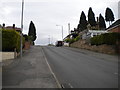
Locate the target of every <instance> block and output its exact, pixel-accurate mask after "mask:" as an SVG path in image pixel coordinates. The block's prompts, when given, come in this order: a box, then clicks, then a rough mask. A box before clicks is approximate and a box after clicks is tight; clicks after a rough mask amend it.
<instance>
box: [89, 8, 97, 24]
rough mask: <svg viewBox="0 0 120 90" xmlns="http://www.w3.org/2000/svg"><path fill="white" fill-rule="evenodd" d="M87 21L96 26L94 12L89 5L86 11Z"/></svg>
mask: <svg viewBox="0 0 120 90" xmlns="http://www.w3.org/2000/svg"><path fill="white" fill-rule="evenodd" d="M88 22H89V24H90V25H91V26H96V21H95V14H94V12H93V11H92V8H91V7H90V8H89V11H88Z"/></svg>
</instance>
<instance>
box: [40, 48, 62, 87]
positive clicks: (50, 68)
mask: <svg viewBox="0 0 120 90" xmlns="http://www.w3.org/2000/svg"><path fill="white" fill-rule="evenodd" d="M42 52H43V55H44V58H45V61H46V63H47V65H48V67H49V69H50V72H51V73H52V74H53V76H54V78H55V80H56V83H57V85H58V87H59V88H62V87H61V85H60V83H59V81H58V79H57V77H56V76H55V74H54V72H53V71H52V69H51V67H50V65H49V63H48V61H47V58H46V57H45V53H44V51H43V48H42Z"/></svg>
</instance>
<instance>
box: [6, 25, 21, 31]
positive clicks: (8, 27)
mask: <svg viewBox="0 0 120 90" xmlns="http://www.w3.org/2000/svg"><path fill="white" fill-rule="evenodd" d="M5 28H6V29H13V26H7V27H5ZM15 30H16V31H21V28H18V27H15Z"/></svg>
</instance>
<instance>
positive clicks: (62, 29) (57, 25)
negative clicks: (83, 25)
mask: <svg viewBox="0 0 120 90" xmlns="http://www.w3.org/2000/svg"><path fill="white" fill-rule="evenodd" d="M56 26H61V28H62V41H63V26H62V25H56Z"/></svg>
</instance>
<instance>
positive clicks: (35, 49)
mask: <svg viewBox="0 0 120 90" xmlns="http://www.w3.org/2000/svg"><path fill="white" fill-rule="evenodd" d="M2 87H3V88H59V83H58V82H57V81H56V78H55V75H54V73H53V72H52V70H51V68H50V66H49V64H48V62H47V60H46V58H45V56H44V52H43V51H42V48H41V47H40V46H32V47H31V48H30V50H27V51H25V52H24V53H23V57H22V58H20V57H19V58H17V59H13V60H8V61H5V62H4V63H3V67H2Z"/></svg>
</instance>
